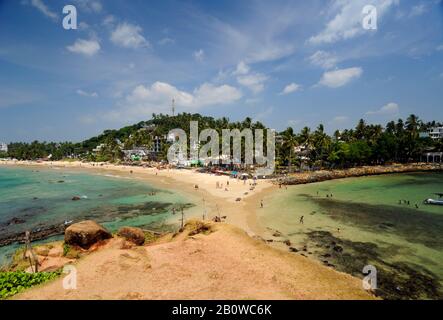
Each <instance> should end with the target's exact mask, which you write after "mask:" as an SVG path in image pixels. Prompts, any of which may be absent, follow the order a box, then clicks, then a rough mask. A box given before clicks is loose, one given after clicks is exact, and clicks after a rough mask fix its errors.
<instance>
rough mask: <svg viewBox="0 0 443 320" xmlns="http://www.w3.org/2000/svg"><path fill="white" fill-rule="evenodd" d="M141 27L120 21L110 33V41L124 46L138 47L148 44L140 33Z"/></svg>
mask: <svg viewBox="0 0 443 320" xmlns="http://www.w3.org/2000/svg"><path fill="white" fill-rule="evenodd" d="M142 31H143V29H142V28H141V27H139V26H137V25H133V24H129V23H126V22H124V23H121V24H119V25H118V26H117V28H116V29H115V30H114V31H112V33H111V41H112V42H113V43H114V44H116V45H118V46H121V47H125V48H139V47H147V46H149V42H148V41H147V40H146V39H145V38H144V37H143V36H142V35H141V32H142Z"/></svg>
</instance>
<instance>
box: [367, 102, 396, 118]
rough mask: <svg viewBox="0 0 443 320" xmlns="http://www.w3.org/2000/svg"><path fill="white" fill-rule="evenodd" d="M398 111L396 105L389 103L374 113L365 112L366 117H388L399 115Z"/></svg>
mask: <svg viewBox="0 0 443 320" xmlns="http://www.w3.org/2000/svg"><path fill="white" fill-rule="evenodd" d="M399 111H400V107H399V106H398V104H396V103H394V102H390V103H388V104H386V105H384V106H383V107H381V108H380V109H378V110H376V111H368V112H366V115H368V116H369V115H382V116H389V115H396V114H398V113H399Z"/></svg>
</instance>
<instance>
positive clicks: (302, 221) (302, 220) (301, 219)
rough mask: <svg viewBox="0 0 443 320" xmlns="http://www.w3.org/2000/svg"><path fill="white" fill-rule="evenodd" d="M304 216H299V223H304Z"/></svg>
mask: <svg viewBox="0 0 443 320" xmlns="http://www.w3.org/2000/svg"><path fill="white" fill-rule="evenodd" d="M304 218H305V216H301V217H300V223H301V224H304Z"/></svg>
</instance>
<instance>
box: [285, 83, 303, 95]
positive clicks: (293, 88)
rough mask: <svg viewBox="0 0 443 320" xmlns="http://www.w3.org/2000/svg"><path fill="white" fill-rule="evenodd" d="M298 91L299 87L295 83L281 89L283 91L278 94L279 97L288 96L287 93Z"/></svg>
mask: <svg viewBox="0 0 443 320" xmlns="http://www.w3.org/2000/svg"><path fill="white" fill-rule="evenodd" d="M299 89H300V85H298V84H296V83H290V84H288V85H287V86H286V87H285V88H284V89H283V91H282V92H281V93H280V95H283V94H289V93H292V92H295V91H297V90H299Z"/></svg>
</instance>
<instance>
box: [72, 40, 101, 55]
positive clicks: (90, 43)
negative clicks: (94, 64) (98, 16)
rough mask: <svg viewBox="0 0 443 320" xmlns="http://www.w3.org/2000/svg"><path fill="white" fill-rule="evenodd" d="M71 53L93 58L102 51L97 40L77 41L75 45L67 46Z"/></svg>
mask: <svg viewBox="0 0 443 320" xmlns="http://www.w3.org/2000/svg"><path fill="white" fill-rule="evenodd" d="M66 49H68V50H69V51H71V52H74V53H79V54H83V55H85V56H90V57H91V56H93V55H95V54H96V53H97V52H99V51H100V44H99V43H98V41H97V40H93V39H91V40H85V39H77V40H76V41H75V42H74V44H73V45H70V46H67V47H66Z"/></svg>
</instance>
